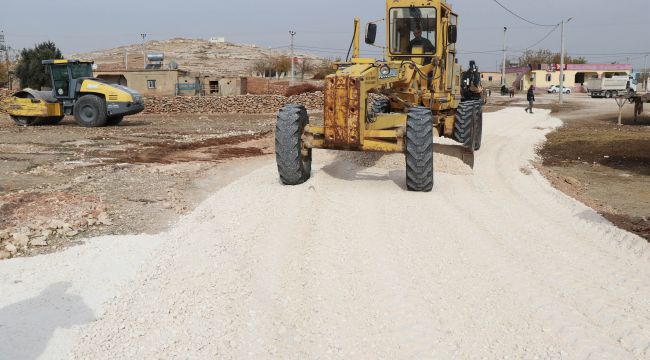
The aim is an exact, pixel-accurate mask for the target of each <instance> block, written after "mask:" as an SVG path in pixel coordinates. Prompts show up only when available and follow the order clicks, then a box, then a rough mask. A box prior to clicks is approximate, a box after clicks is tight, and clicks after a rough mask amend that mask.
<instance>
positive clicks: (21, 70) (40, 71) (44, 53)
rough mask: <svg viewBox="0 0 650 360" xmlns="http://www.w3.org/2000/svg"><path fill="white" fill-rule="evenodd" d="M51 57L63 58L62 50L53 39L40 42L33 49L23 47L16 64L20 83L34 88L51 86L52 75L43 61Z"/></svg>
mask: <svg viewBox="0 0 650 360" xmlns="http://www.w3.org/2000/svg"><path fill="white" fill-rule="evenodd" d="M49 59H63V55H62V54H61V50H59V48H57V47H56V44H54V43H53V42H51V41H48V42H44V43H41V44H38V45H36V46H35V47H34V48H33V49H23V50H22V51H21V52H20V60H19V61H18V64H17V65H16V77H17V78H18V79H19V80H20V84H21V85H22V86H23V87H30V88H34V89H40V88H41V87H43V86H49V85H50V77H49V75H48V74H47V73H46V72H45V68H44V67H43V65H42V63H41V62H42V61H43V60H49Z"/></svg>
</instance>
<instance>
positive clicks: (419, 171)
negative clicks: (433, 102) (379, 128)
mask: <svg viewBox="0 0 650 360" xmlns="http://www.w3.org/2000/svg"><path fill="white" fill-rule="evenodd" d="M432 118H433V114H432V112H431V110H430V109H428V108H425V107H415V108H412V109H411V110H410V111H409V113H408V118H407V120H406V187H407V189H408V190H409V191H418V192H430V191H431V190H433V121H432Z"/></svg>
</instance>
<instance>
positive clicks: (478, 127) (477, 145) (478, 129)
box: [472, 106, 483, 151]
mask: <svg viewBox="0 0 650 360" xmlns="http://www.w3.org/2000/svg"><path fill="white" fill-rule="evenodd" d="M475 119H476V120H475V122H474V134H473V140H472V142H473V143H474V145H473V149H474V151H479V150H481V144H482V142H483V107H481V106H478V107H477V108H476V118H475Z"/></svg>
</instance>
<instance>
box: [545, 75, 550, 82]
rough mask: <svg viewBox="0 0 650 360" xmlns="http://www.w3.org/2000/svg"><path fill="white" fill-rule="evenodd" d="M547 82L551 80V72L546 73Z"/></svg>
mask: <svg viewBox="0 0 650 360" xmlns="http://www.w3.org/2000/svg"><path fill="white" fill-rule="evenodd" d="M546 82H551V74H548V75H546Z"/></svg>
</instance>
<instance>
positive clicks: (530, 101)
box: [526, 85, 535, 114]
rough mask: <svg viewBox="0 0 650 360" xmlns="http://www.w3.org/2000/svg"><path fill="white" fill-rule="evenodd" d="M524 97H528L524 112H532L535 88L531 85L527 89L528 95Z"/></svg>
mask: <svg viewBox="0 0 650 360" xmlns="http://www.w3.org/2000/svg"><path fill="white" fill-rule="evenodd" d="M526 98H527V99H528V107H527V108H526V112H530V113H531V114H532V113H533V105H534V104H535V88H534V87H533V86H532V85H531V86H530V88H529V89H528V95H527V96H526Z"/></svg>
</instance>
